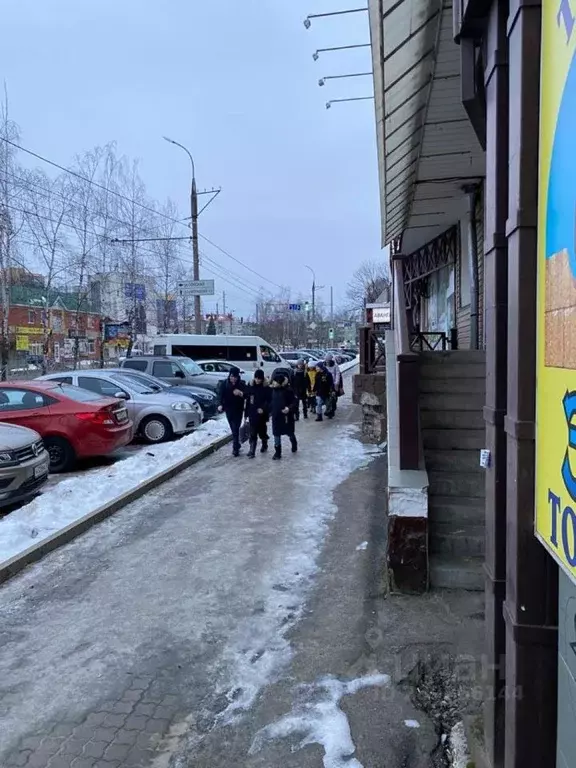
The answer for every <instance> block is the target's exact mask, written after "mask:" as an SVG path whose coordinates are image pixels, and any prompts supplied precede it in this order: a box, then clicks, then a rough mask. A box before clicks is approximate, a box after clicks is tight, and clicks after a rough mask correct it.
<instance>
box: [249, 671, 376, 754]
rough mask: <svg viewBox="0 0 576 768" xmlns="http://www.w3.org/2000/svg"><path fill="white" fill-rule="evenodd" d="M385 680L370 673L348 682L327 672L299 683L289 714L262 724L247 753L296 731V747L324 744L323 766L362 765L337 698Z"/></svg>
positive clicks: (251, 752)
mask: <svg viewBox="0 0 576 768" xmlns="http://www.w3.org/2000/svg"><path fill="white" fill-rule="evenodd" d="M389 684H390V677H389V676H388V675H379V674H374V675H367V676H366V677H360V678H357V679H356V680H350V681H348V682H342V681H340V680H338V679H337V678H335V677H332V676H329V677H325V678H323V679H322V680H320V681H319V682H318V683H313V684H312V685H303V686H301V687H300V688H299V690H298V693H297V697H298V701H297V703H296V704H295V705H294V707H293V709H292V711H291V712H290V714H288V715H286V716H285V717H283V718H281V719H280V720H278V721H276V722H275V723H271V724H270V725H267V726H266V727H265V728H262V730H260V731H259V732H258V733H257V734H256V736H255V738H254V741H253V742H252V745H251V747H250V752H249V754H251V755H253V754H256V753H257V752H259V751H260V749H262V747H263V746H264V744H266V742H269V741H273V740H276V739H285V738H287V737H288V736H292V735H298V736H301V737H302V740H301V741H300V743H299V744H298V747H297V749H302V748H303V747H306V746H308V745H309V744H320V745H321V746H322V747H323V748H324V758H323V765H324V768H362V764H361V763H360V762H359V761H358V760H357V759H356V758H355V757H352V756H353V755H354V753H355V751H356V747H355V746H354V742H353V741H352V734H351V733H350V724H349V722H348V718H347V716H346V714H345V713H344V712H343V711H342V710H341V709H340V706H339V705H340V700H341V699H342V698H343V697H344V696H351V695H353V694H355V693H358V691H361V690H362V689H364V688H372V687H375V686H378V687H383V686H387V685H389Z"/></svg>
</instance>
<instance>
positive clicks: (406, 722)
mask: <svg viewBox="0 0 576 768" xmlns="http://www.w3.org/2000/svg"><path fill="white" fill-rule="evenodd" d="M404 725H405V726H406V728H420V723H419V722H418V720H404Z"/></svg>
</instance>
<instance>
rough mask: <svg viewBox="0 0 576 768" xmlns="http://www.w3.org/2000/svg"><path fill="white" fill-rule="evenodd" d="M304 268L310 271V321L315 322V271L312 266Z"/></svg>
mask: <svg viewBox="0 0 576 768" xmlns="http://www.w3.org/2000/svg"><path fill="white" fill-rule="evenodd" d="M305 266H306V269H309V270H310V272H311V273H312V322H313V323H314V322H316V273H315V272H314V270H313V269H312V267H309V266H307V265H305Z"/></svg>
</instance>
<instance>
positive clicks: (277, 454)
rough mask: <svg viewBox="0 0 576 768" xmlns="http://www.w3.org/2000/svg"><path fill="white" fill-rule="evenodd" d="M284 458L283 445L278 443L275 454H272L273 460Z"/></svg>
mask: <svg viewBox="0 0 576 768" xmlns="http://www.w3.org/2000/svg"><path fill="white" fill-rule="evenodd" d="M281 458H282V447H281V446H280V445H277V446H276V447H275V449H274V456H272V461H279V460H280V459H281Z"/></svg>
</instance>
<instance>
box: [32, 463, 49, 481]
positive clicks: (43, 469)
mask: <svg viewBox="0 0 576 768" xmlns="http://www.w3.org/2000/svg"><path fill="white" fill-rule="evenodd" d="M47 474H48V464H40V465H39V466H37V467H34V479H35V480H37V479H38V478H39V477H44V475H47Z"/></svg>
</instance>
